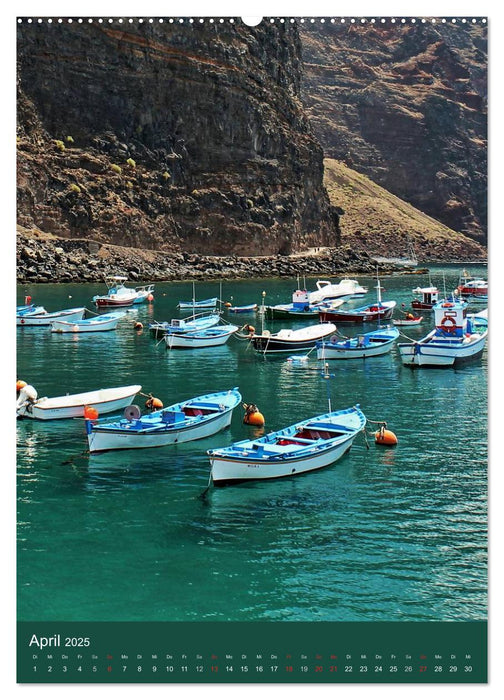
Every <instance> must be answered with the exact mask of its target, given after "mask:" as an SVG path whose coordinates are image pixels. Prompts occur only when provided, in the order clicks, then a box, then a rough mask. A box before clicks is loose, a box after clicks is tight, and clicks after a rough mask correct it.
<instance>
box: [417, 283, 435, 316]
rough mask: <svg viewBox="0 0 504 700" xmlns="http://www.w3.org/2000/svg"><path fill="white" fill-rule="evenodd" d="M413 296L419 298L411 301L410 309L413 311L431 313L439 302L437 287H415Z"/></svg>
mask: <svg viewBox="0 0 504 700" xmlns="http://www.w3.org/2000/svg"><path fill="white" fill-rule="evenodd" d="M412 291H413V294H416V295H418V296H420V299H418V298H417V299H413V301H412V302H411V308H412V309H415V311H431V310H432V308H433V306H435V305H436V304H437V303H438V301H439V289H438V288H437V287H433V286H430V287H416V288H415V289H413V290H412Z"/></svg>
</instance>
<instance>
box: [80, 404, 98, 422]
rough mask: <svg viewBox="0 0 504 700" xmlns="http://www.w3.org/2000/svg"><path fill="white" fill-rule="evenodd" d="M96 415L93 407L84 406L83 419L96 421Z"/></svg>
mask: <svg viewBox="0 0 504 700" xmlns="http://www.w3.org/2000/svg"><path fill="white" fill-rule="evenodd" d="M98 415H99V414H98V411H97V410H96V408H94V406H84V418H86V419H87V420H96V419H97V418H98Z"/></svg>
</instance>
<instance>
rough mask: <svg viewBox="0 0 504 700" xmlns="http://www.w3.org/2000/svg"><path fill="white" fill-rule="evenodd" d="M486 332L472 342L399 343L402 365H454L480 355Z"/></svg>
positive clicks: (474, 358)
mask: <svg viewBox="0 0 504 700" xmlns="http://www.w3.org/2000/svg"><path fill="white" fill-rule="evenodd" d="M486 336H487V333H484V334H482V336H481V337H480V338H479V339H478V340H475V341H474V342H472V343H466V344H455V343H453V344H450V343H449V342H444V343H436V342H427V343H422V342H418V343H399V344H398V346H397V347H398V348H399V353H400V355H401V361H402V363H403V365H407V366H409V367H454V366H457V365H460V364H463V363H465V362H470V361H472V360H476V359H478V358H479V357H481V355H482V353H483V350H484V347H485V341H486Z"/></svg>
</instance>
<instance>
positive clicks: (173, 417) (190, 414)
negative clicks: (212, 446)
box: [86, 387, 242, 452]
mask: <svg viewBox="0 0 504 700" xmlns="http://www.w3.org/2000/svg"><path fill="white" fill-rule="evenodd" d="M241 400H242V397H241V395H240V392H239V391H238V388H236V387H235V388H234V389H230V390H229V391H220V392H216V393H213V394H205V395H203V396H197V397H196V398H193V399H188V400H187V401H181V402H179V403H176V404H173V405H172V406H168V407H167V408H163V409H162V410H160V411H155V412H154V413H150V414H147V415H143V416H142V415H141V412H140V409H139V408H138V406H130V407H129V408H127V409H126V411H125V412H124V414H125V415H124V417H123V418H122V419H121V420H118V421H116V422H114V423H105V424H104V423H100V422H93V421H87V422H86V429H87V434H88V444H89V451H90V452H103V451H105V450H125V449H133V448H143V447H164V446H165V445H173V444H176V443H177V444H178V443H181V442H190V441H192V440H200V439H201V438H206V437H209V436H210V435H214V434H215V433H217V432H219V431H220V430H223V429H224V428H227V427H228V426H229V424H230V423H231V418H232V414H233V409H235V408H236V406H238V404H239V403H240V402H241Z"/></svg>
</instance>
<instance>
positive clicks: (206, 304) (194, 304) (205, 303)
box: [177, 297, 219, 309]
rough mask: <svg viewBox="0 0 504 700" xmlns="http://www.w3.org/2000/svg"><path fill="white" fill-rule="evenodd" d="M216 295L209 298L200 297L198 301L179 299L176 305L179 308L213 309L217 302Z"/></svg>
mask: <svg viewBox="0 0 504 700" xmlns="http://www.w3.org/2000/svg"><path fill="white" fill-rule="evenodd" d="M218 301H219V300H218V299H217V297H212V298H211V299H201V300H200V301H195V300H194V299H193V301H179V303H178V304H177V307H178V308H179V309H215V307H216V306H217V303H218Z"/></svg>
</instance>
